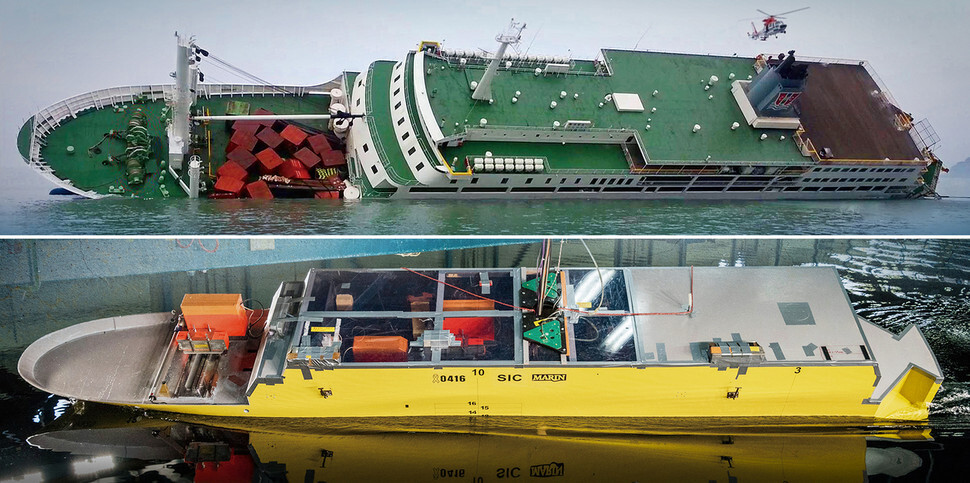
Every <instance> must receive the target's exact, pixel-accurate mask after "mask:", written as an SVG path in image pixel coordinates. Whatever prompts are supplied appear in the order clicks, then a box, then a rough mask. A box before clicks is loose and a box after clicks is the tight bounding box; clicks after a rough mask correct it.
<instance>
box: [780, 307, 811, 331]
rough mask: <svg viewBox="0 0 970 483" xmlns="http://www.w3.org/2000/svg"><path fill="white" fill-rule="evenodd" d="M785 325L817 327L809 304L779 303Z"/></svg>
mask: <svg viewBox="0 0 970 483" xmlns="http://www.w3.org/2000/svg"><path fill="white" fill-rule="evenodd" d="M778 310H780V311H781V317H782V318H783V319H784V320H785V325H815V317H813V316H812V308H811V307H810V306H809V305H808V303H807V302H778Z"/></svg>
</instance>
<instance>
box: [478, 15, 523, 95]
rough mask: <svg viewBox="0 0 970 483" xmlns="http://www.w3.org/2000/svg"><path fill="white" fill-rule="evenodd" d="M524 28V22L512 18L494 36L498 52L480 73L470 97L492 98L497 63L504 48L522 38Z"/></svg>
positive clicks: (499, 62)
mask: <svg viewBox="0 0 970 483" xmlns="http://www.w3.org/2000/svg"><path fill="white" fill-rule="evenodd" d="M524 29H525V23H519V22H516V21H515V19H514V18H513V19H512V20H511V21H510V22H509V26H508V28H506V29H505V31H504V32H501V33H499V34H498V35H496V36H495V41H496V42H498V43H499V47H498V52H496V53H495V57H493V58H492V61H491V62H489V63H488V68H486V69H485V74H484V75H482V80H480V81H478V85H477V86H476V87H475V92H473V93H472V99H475V100H477V101H487V100H490V99H491V98H492V79H493V78H494V77H495V73H496V72H498V67H499V64H501V63H502V58H503V57H505V49H507V48H508V46H509V45H517V44H518V43H519V41H520V40H522V30H524Z"/></svg>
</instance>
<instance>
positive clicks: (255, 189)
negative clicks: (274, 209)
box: [246, 180, 273, 200]
mask: <svg viewBox="0 0 970 483" xmlns="http://www.w3.org/2000/svg"><path fill="white" fill-rule="evenodd" d="M246 192H247V193H249V197H250V198H254V199H257V200H271V199H273V192H272V191H270V190H269V185H267V184H266V182H265V181H263V180H259V181H256V182H253V183H249V184H247V185H246Z"/></svg>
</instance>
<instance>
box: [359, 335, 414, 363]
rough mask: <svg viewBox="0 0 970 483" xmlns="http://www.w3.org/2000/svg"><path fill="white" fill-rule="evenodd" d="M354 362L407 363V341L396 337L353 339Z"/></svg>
mask: <svg viewBox="0 0 970 483" xmlns="http://www.w3.org/2000/svg"><path fill="white" fill-rule="evenodd" d="M352 347H353V348H354V362H407V360H408V340H407V339H405V338H404V337H400V336H396V335H358V336H357V337H354V342H353V346H352Z"/></svg>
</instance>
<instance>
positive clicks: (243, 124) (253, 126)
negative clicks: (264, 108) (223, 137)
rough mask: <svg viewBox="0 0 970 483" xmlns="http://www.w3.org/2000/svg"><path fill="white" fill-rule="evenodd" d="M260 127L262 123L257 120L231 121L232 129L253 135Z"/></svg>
mask: <svg viewBox="0 0 970 483" xmlns="http://www.w3.org/2000/svg"><path fill="white" fill-rule="evenodd" d="M260 127H262V124H260V123H259V121H233V123H232V130H233V131H236V132H239V131H242V132H246V133H249V134H252V135H254V136H255V135H256V131H258V130H259V128H260Z"/></svg>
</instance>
